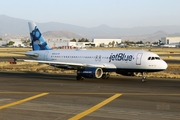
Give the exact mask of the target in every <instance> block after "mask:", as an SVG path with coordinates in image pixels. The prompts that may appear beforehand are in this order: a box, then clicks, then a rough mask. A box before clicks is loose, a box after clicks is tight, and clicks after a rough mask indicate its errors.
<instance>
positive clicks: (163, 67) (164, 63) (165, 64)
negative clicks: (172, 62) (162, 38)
mask: <svg viewBox="0 0 180 120" xmlns="http://www.w3.org/2000/svg"><path fill="white" fill-rule="evenodd" d="M167 67H168V64H167V63H166V62H165V61H164V60H163V61H162V69H164V70H165V69H166V68H167Z"/></svg>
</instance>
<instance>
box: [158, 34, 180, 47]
mask: <svg viewBox="0 0 180 120" xmlns="http://www.w3.org/2000/svg"><path fill="white" fill-rule="evenodd" d="M161 42H162V43H164V44H167V45H168V44H170V45H172V44H173V45H180V36H179V37H178V36H176V37H162V38H161Z"/></svg>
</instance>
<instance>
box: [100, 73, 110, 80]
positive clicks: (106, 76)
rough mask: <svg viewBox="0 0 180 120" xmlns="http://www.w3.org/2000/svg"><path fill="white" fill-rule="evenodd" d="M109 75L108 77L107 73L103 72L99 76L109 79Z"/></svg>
mask: <svg viewBox="0 0 180 120" xmlns="http://www.w3.org/2000/svg"><path fill="white" fill-rule="evenodd" d="M109 77H110V74H109V73H103V74H102V77H101V78H102V79H109Z"/></svg>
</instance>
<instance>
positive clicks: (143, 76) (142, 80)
mask: <svg viewBox="0 0 180 120" xmlns="http://www.w3.org/2000/svg"><path fill="white" fill-rule="evenodd" d="M145 75H146V73H145V72H142V79H141V82H143V83H144V82H147V79H146V76H145Z"/></svg>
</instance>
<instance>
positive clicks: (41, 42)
mask: <svg viewBox="0 0 180 120" xmlns="http://www.w3.org/2000/svg"><path fill="white" fill-rule="evenodd" d="M28 25H29V32H30V39H31V45H32V49H33V51H35V50H51V48H50V47H49V46H48V45H47V43H46V41H45V39H44V37H43V36H42V34H41V32H40V31H39V29H38V27H37V26H36V24H35V23H34V22H28Z"/></svg>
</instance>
